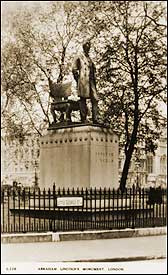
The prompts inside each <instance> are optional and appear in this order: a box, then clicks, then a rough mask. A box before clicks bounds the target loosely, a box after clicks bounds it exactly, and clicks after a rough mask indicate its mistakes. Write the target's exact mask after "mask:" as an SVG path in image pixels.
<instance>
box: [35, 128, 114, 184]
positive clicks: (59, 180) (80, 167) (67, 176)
mask: <svg viewBox="0 0 168 275" xmlns="http://www.w3.org/2000/svg"><path fill="white" fill-rule="evenodd" d="M54 183H55V184H56V188H59V187H60V188H63V187H64V188H66V189H67V188H70V189H71V188H73V187H74V188H77V187H79V188H82V187H83V188H86V187H87V188H90V187H92V188H95V187H96V188H100V187H101V188H104V187H106V188H109V187H110V188H118V187H119V183H118V137H117V136H116V135H115V134H114V133H113V132H112V131H111V130H109V129H107V128H102V127H99V126H93V125H84V126H78V127H69V128H62V129H55V130H50V131H48V134H47V135H46V136H43V137H42V138H41V149H40V187H41V188H44V187H45V188H47V189H48V188H49V187H50V188H52V187H53V184H54Z"/></svg>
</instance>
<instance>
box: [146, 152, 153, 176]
mask: <svg viewBox="0 0 168 275" xmlns="http://www.w3.org/2000/svg"><path fill="white" fill-rule="evenodd" d="M147 172H148V173H153V156H147Z"/></svg>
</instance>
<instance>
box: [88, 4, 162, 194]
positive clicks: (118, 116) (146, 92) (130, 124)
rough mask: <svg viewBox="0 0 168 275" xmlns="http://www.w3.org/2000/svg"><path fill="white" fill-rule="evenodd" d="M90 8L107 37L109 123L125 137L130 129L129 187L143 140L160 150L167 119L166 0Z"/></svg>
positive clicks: (103, 60) (102, 60)
mask: <svg viewBox="0 0 168 275" xmlns="http://www.w3.org/2000/svg"><path fill="white" fill-rule="evenodd" d="M93 7H94V8H93ZM90 8H91V9H92V10H95V11H96V13H97V19H96V18H95V17H94V20H93V18H91V19H90V20H92V22H93V25H95V26H98V30H99V31H98V39H97V41H98V43H99V44H100V41H101V48H99V52H97V56H99V58H97V59H98V64H97V67H98V68H99V76H100V78H101V79H100V80H99V88H100V89H101V92H100V96H101V101H102V106H103V105H104V107H103V108H102V110H103V113H102V114H103V115H104V122H105V123H107V124H111V126H112V127H113V128H114V130H117V132H118V134H119V135H120V140H122V136H123V133H124V136H123V145H124V147H125V148H124V150H125V162H124V167H123V171H122V176H121V181H120V189H121V190H122V191H123V190H124V189H125V187H126V181H127V176H128V171H129V167H130V164H131V159H132V156H133V153H134V150H135V148H136V144H137V142H142V141H144V140H145V139H146V143H147V146H146V149H147V150H152V151H154V149H155V146H156V144H155V142H156V140H157V139H158V137H159V135H160V133H161V128H162V126H163V124H164V123H165V119H164V117H163V116H162V115H161V113H160V112H159V108H158V105H159V103H160V102H161V101H165V96H166V80H165V78H166V41H165V39H166V26H165V24H164V23H163V22H164V17H165V7H164V3H162V1H160V2H157V3H154V2H147V1H140V2H139V1H109V2H102V1H99V2H98V3H95V2H94V1H91V3H90ZM102 45H103V46H102ZM95 46H96V44H95ZM96 47H97V46H96Z"/></svg>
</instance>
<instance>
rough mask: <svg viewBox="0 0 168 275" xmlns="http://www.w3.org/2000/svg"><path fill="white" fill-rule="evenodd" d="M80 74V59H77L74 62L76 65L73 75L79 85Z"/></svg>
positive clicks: (73, 68)
mask: <svg viewBox="0 0 168 275" xmlns="http://www.w3.org/2000/svg"><path fill="white" fill-rule="evenodd" d="M79 72H80V59H79V58H77V59H76V60H75V61H74V64H73V67H72V73H73V76H74V79H75V80H76V82H77V83H78V79H79Z"/></svg>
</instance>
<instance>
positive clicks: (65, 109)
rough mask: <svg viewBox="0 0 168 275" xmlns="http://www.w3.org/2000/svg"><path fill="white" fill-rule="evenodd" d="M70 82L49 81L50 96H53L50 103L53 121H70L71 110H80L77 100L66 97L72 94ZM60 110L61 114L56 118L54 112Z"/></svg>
mask: <svg viewBox="0 0 168 275" xmlns="http://www.w3.org/2000/svg"><path fill="white" fill-rule="evenodd" d="M71 84H72V83H71V82H68V83H54V82H53V81H51V79H50V81H49V86H50V96H51V97H52V98H53V102H52V103H51V114H52V116H53V120H54V123H57V122H72V120H71V113H72V111H78V110H80V104H79V100H78V101H73V100H70V99H68V96H70V95H71V94H72V90H71ZM56 111H57V112H60V113H61V115H60V117H59V119H58V117H57V115H56V113H55V112H56Z"/></svg>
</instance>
